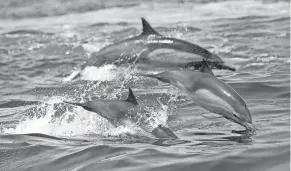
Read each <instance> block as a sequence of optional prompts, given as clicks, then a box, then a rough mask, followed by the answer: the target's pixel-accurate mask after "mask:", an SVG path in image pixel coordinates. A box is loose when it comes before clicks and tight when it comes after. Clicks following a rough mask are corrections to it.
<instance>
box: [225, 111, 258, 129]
mask: <svg viewBox="0 0 291 171" xmlns="http://www.w3.org/2000/svg"><path fill="white" fill-rule="evenodd" d="M228 119H230V118H228ZM230 120H232V121H234V122H235V123H237V124H239V125H241V126H243V127H245V128H246V131H247V132H255V131H256V130H258V129H257V128H256V127H255V126H254V125H253V123H251V122H248V121H245V120H244V119H242V118H240V117H238V116H237V115H236V114H233V118H231V119H230Z"/></svg>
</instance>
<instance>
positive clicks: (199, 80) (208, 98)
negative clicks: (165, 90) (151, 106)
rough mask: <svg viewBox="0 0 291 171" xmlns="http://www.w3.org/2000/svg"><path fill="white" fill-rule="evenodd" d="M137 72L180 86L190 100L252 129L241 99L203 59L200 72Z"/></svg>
mask: <svg viewBox="0 0 291 171" xmlns="http://www.w3.org/2000/svg"><path fill="white" fill-rule="evenodd" d="M141 75H143V76H147V77H152V78H157V79H158V80H160V81H162V82H166V83H170V84H172V85H174V86H176V87H178V88H180V89H182V90H183V91H184V92H185V93H186V94H187V95H188V96H190V97H191V99H192V100H193V101H194V103H196V104H198V105H200V106H201V107H203V108H204V109H206V110H208V111H210V112H213V113H216V114H219V115H221V116H223V117H224V118H226V119H228V120H230V121H232V122H235V123H237V124H239V125H241V126H243V127H245V128H246V131H247V132H254V131H255V130H256V128H255V127H254V126H253V124H252V117H251V113H250V111H249V109H248V107H247V105H246V103H245V102H244V100H243V99H242V98H241V97H240V95H239V94H238V93H237V92H236V91H235V90H234V89H233V88H232V87H230V86H229V85H228V84H226V83H224V82H222V81H221V80H219V79H217V78H216V77H215V76H214V75H213V73H212V71H211V70H210V68H209V67H208V65H207V62H206V61H203V67H202V69H201V71H165V72H162V73H159V74H156V75H144V74H141Z"/></svg>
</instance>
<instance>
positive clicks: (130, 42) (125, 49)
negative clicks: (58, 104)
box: [65, 18, 235, 81]
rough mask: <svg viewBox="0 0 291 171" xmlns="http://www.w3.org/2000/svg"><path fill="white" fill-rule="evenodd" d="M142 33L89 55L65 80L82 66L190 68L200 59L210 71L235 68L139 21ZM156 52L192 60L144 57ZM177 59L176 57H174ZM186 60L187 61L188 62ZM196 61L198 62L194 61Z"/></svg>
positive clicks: (200, 49)
mask: <svg viewBox="0 0 291 171" xmlns="http://www.w3.org/2000/svg"><path fill="white" fill-rule="evenodd" d="M141 21H142V26H143V31H142V33H141V34H140V35H138V36H135V37H132V38H129V39H125V40H122V41H119V42H116V43H114V44H111V45H109V46H106V47H104V48H103V49H101V50H100V51H99V52H95V53H92V54H91V56H90V58H89V59H88V60H87V61H86V63H85V64H83V65H81V67H80V68H79V69H77V70H76V72H73V73H72V74H71V75H70V76H69V77H67V78H66V79H65V81H69V80H72V79H74V78H76V77H77V76H79V75H80V73H81V71H82V70H83V69H84V68H85V67H86V66H96V67H100V66H102V65H104V64H115V65H121V64H128V63H149V64H155V63H157V62H160V63H162V64H164V65H168V64H169V65H170V64H174V66H175V67H182V68H187V67H193V66H194V68H195V66H196V65H199V64H200V63H201V59H200V58H203V59H205V60H207V61H209V62H211V63H209V64H210V65H211V67H212V68H217V69H228V70H232V71H235V68H233V67H229V66H227V65H224V64H223V63H224V61H223V60H222V59H221V58H220V57H219V56H218V55H215V54H213V53H211V52H209V51H208V50H206V49H204V48H202V47H200V46H198V45H196V44H193V43H190V42H187V41H184V40H180V39H176V38H171V37H165V36H163V35H161V34H160V33H158V32H157V31H156V30H154V29H153V28H152V26H151V25H150V24H149V23H148V22H147V21H146V20H145V19H144V18H141ZM158 49H172V50H177V51H180V52H186V53H190V54H194V55H193V56H194V57H192V58H189V59H187V60H182V61H181V59H175V60H169V61H168V62H166V61H164V60H162V61H159V60H156V59H152V60H150V59H149V58H148V55H149V54H150V53H151V52H153V51H155V50H158ZM175 58H177V57H175ZM189 60H190V61H189ZM197 60H199V61H197Z"/></svg>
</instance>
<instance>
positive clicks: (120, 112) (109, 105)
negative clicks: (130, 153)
mask: <svg viewBox="0 0 291 171" xmlns="http://www.w3.org/2000/svg"><path fill="white" fill-rule="evenodd" d="M64 102H65V103H69V104H71V105H77V106H81V107H83V108H84V109H85V110H88V111H91V112H95V113H98V114H99V115H100V116H102V117H104V118H105V119H107V120H108V121H109V122H110V123H111V124H112V125H114V126H119V125H124V126H125V125H127V124H128V122H131V123H137V122H138V123H139V125H140V127H141V128H142V129H143V130H145V131H147V132H150V133H151V134H152V135H153V136H155V137H157V138H159V139H177V138H178V137H177V136H176V135H175V134H174V133H173V132H172V131H171V130H170V129H169V128H167V127H166V126H164V125H162V124H159V123H155V122H156V121H155V120H154V119H153V118H151V116H150V114H149V113H148V112H147V111H146V110H144V109H142V108H140V107H139V105H138V102H137V100H136V98H135V96H134V94H133V92H132V90H131V88H129V94H128V98H127V99H126V100H94V101H88V102H86V103H71V102H66V101H64Z"/></svg>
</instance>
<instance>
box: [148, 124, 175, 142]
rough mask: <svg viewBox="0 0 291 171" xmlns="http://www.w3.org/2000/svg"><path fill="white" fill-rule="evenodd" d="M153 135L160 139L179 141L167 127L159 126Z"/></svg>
mask: <svg viewBox="0 0 291 171" xmlns="http://www.w3.org/2000/svg"><path fill="white" fill-rule="evenodd" d="M152 134H153V135H154V136H156V137H157V138H159V139H177V138H178V137H177V136H176V135H175V134H174V133H173V132H172V131H171V130H170V128H168V127H165V126H164V125H161V124H160V125H159V126H158V127H156V128H155V129H154V130H153V131H152Z"/></svg>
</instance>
